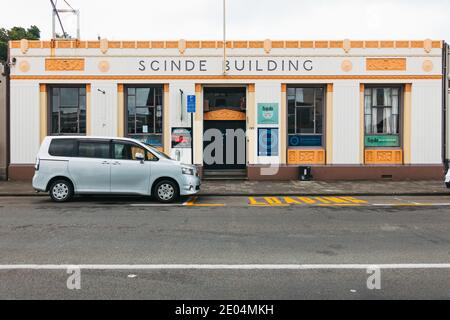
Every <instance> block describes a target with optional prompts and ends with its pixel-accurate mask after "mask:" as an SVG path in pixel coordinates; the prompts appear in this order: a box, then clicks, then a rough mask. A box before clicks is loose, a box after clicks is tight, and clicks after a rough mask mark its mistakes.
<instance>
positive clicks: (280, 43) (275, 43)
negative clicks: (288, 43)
mask: <svg viewBox="0 0 450 320" xmlns="http://www.w3.org/2000/svg"><path fill="white" fill-rule="evenodd" d="M272 48H275V49H280V48H284V41H272Z"/></svg>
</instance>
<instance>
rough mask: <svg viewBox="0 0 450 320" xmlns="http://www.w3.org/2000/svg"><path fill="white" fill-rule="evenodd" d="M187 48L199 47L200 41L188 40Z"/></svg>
mask: <svg viewBox="0 0 450 320" xmlns="http://www.w3.org/2000/svg"><path fill="white" fill-rule="evenodd" d="M186 48H188V49H199V48H200V41H186Z"/></svg>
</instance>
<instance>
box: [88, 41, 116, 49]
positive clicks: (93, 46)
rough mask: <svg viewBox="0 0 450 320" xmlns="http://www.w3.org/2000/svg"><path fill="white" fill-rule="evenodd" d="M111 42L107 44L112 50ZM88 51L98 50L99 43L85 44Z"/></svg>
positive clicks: (89, 42)
mask: <svg viewBox="0 0 450 320" xmlns="http://www.w3.org/2000/svg"><path fill="white" fill-rule="evenodd" d="M112 44H113V42H110V43H109V47H110V48H113V46H112ZM87 47H88V49H99V48H100V41H88V42H87Z"/></svg>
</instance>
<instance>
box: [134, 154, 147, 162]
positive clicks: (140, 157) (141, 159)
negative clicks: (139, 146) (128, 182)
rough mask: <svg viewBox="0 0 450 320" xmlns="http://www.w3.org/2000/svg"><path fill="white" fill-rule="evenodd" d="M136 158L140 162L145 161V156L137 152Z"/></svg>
mask: <svg viewBox="0 0 450 320" xmlns="http://www.w3.org/2000/svg"><path fill="white" fill-rule="evenodd" d="M134 157H135V159H136V160H139V161H144V160H145V156H144V155H143V154H142V153H140V152H136V154H135V155H134Z"/></svg>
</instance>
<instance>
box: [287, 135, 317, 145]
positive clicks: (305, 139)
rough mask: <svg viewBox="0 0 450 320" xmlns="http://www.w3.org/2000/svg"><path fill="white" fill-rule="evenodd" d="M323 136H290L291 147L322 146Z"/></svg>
mask: <svg viewBox="0 0 450 320" xmlns="http://www.w3.org/2000/svg"><path fill="white" fill-rule="evenodd" d="M321 146H322V136H309V135H305V136H303V135H296V136H289V147H321Z"/></svg>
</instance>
